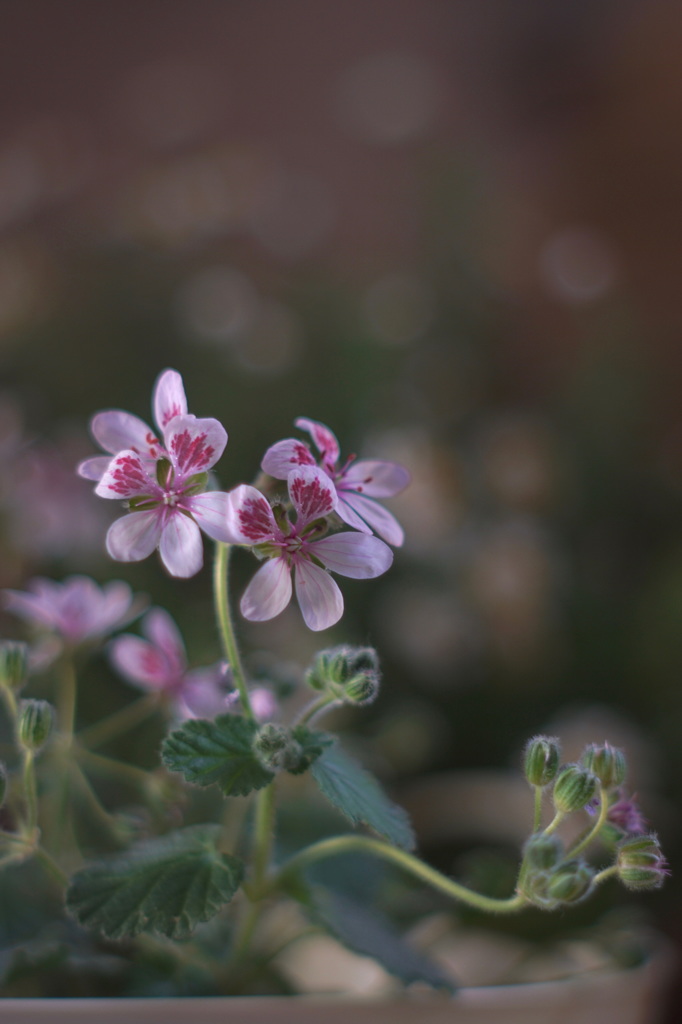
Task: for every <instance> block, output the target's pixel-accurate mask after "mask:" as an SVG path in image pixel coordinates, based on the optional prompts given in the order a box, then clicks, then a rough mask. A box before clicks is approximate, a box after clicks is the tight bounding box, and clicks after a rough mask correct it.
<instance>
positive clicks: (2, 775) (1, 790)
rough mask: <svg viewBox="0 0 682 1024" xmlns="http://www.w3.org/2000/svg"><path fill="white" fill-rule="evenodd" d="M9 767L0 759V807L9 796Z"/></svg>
mask: <svg viewBox="0 0 682 1024" xmlns="http://www.w3.org/2000/svg"><path fill="white" fill-rule="evenodd" d="M7 781H8V780H7V769H6V768H5V766H4V764H3V763H2V761H0V807H2V805H3V804H4V802H5V797H6V796H7Z"/></svg>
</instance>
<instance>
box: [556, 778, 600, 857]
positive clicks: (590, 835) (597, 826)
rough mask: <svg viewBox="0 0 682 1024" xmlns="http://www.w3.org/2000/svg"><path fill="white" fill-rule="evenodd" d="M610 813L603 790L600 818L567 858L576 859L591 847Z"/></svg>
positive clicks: (571, 849) (569, 852)
mask: <svg viewBox="0 0 682 1024" xmlns="http://www.w3.org/2000/svg"><path fill="white" fill-rule="evenodd" d="M608 813H609V800H608V797H607V795H606V793H605V792H604V790H603V789H602V790H601V793H600V803H599V816H598V817H597V820H596V821H595V823H594V825H592V827H591V828H588V829H587V831H586V832H584V834H583V835H582V836H580V838H579V839H578V841H577V842H576V844H575V846H572V847H571V848H570V850H569V851H568V852H567V854H566V856H567V857H575V855H576V854H578V853H582V851H583V850H584V849H585V847H587V846H589V845H590V843H591V842H592V840H593V839H596V838H597V836H598V835H599V833H600V832H601V828H602V825H603V824H604V822H605V821H606V815H607V814H608Z"/></svg>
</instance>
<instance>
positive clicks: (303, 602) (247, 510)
mask: <svg viewBox="0 0 682 1024" xmlns="http://www.w3.org/2000/svg"><path fill="white" fill-rule="evenodd" d="M288 487H289V498H290V500H291V503H292V505H293V507H294V509H295V511H296V516H297V518H296V522H295V523H291V522H290V521H289V520H288V519H287V518H286V516H285V515H284V512H283V510H281V511H280V509H277V514H276V512H275V511H274V510H273V509H272V508H271V507H270V504H269V502H268V501H267V499H266V498H265V497H264V496H263V495H262V494H261V493H260V491H257V490H256V488H255V487H250V486H248V485H246V484H244V485H242V486H241V487H236V488H235V489H234V490H233V491H230V493H229V495H228V499H229V509H228V526H229V530H230V532H231V535H232V542H233V543H237V544H248V545H250V546H253V547H255V548H256V553H257V554H259V555H260V556H261V557H265V558H266V559H267V561H266V563H265V565H263V566H262V567H261V568H260V569H259V570H258V572H257V573H256V575H255V576H254V578H253V580H252V581H251V583H250V584H249V586H248V587H247V589H246V591H245V593H244V596H243V597H242V600H241V611H242V614H243V615H244V617H245V618H247V619H250V620H252V621H254V622H263V621H265V620H266V619H272V618H274V617H275V616H276V615H279V613H280V612H282V611H283V610H284V609H285V608H286V606H287V605H288V604H289V601H290V600H291V594H292V575H293V576H294V581H295V587H296V597H297V598H298V603H299V606H300V608H301V612H302V614H303V618H304V620H305V623H306V625H307V626H308V627H309V628H310V629H312V630H320V629H327V628H328V627H329V626H333V625H334V623H335V622H338V620H339V619H340V618H341V615H342V614H343V597H342V596H341V591H340V590H339V588H338V586H337V585H336V583H335V582H334V580H333V579H332V578H331V576H330V575H329V572H328V571H326V570H330V571H333V572H337V573H340V574H341V575H342V576H350V577H352V578H354V579H370V578H373V577H375V576H380V575H381V573H383V572H386V570H387V569H388V568H389V566H390V565H391V562H392V561H393V554H392V552H391V549H390V548H389V547H387V545H386V544H384V543H383V541H381V540H379V539H378V538H377V537H372V536H368V535H367V533H360V534H358V533H349V532H346V531H344V532H342V533H337V534H333V535H331V536H328V537H321V538H320V535H321V534H322V533H324V531H325V530H326V528H327V517H328V516H329V515H331V514H332V513H333V512H335V511H337V505H338V499H337V495H336V490H335V487H334V484H333V482H332V481H331V480H330V478H329V476H328V474H327V473H325V472H324V471H323V470H321V469H318V468H317V467H316V466H308V465H302V466H299V468H298V469H295V470H294V471H293V472H291V473H289V474H288ZM315 538H320V539H315Z"/></svg>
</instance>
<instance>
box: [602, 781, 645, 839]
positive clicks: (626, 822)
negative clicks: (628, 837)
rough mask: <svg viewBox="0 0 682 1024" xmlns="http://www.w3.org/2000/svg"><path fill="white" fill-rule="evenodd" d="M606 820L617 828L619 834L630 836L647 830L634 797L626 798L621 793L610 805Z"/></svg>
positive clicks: (620, 792)
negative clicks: (619, 831) (623, 833)
mask: <svg viewBox="0 0 682 1024" xmlns="http://www.w3.org/2000/svg"><path fill="white" fill-rule="evenodd" d="M606 820H607V821H608V822H610V823H611V824H612V825H615V826H616V828H619V829H620V830H621V832H627V833H628V834H632V835H638V834H639V833H641V832H646V830H647V821H646V818H645V817H644V815H643V814H642V812H641V811H640V809H639V807H638V806H637V798H636V796H635V795H633V796H631V797H629V796H626V795H625V794H624V793H623V792H622V791H619V793H618V799H617V800H616V801H615V802H614V803H612V804H611V805H610V807H609V809H608V812H607V815H606Z"/></svg>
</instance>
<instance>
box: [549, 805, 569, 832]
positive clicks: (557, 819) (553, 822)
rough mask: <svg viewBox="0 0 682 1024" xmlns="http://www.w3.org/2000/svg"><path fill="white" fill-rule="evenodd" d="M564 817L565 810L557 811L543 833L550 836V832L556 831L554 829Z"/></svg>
mask: <svg viewBox="0 0 682 1024" xmlns="http://www.w3.org/2000/svg"><path fill="white" fill-rule="evenodd" d="M565 817H566V812H565V811H557V812H556V814H555V815H554V817H553V818H552V820H551V821H550V823H549V825H548V826H547V828H546V829H545V835H546V836H551V834H552V832H556V830H557V829H558V827H559V825H560V824H561V822H562V821H563V820H564V818H565Z"/></svg>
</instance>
